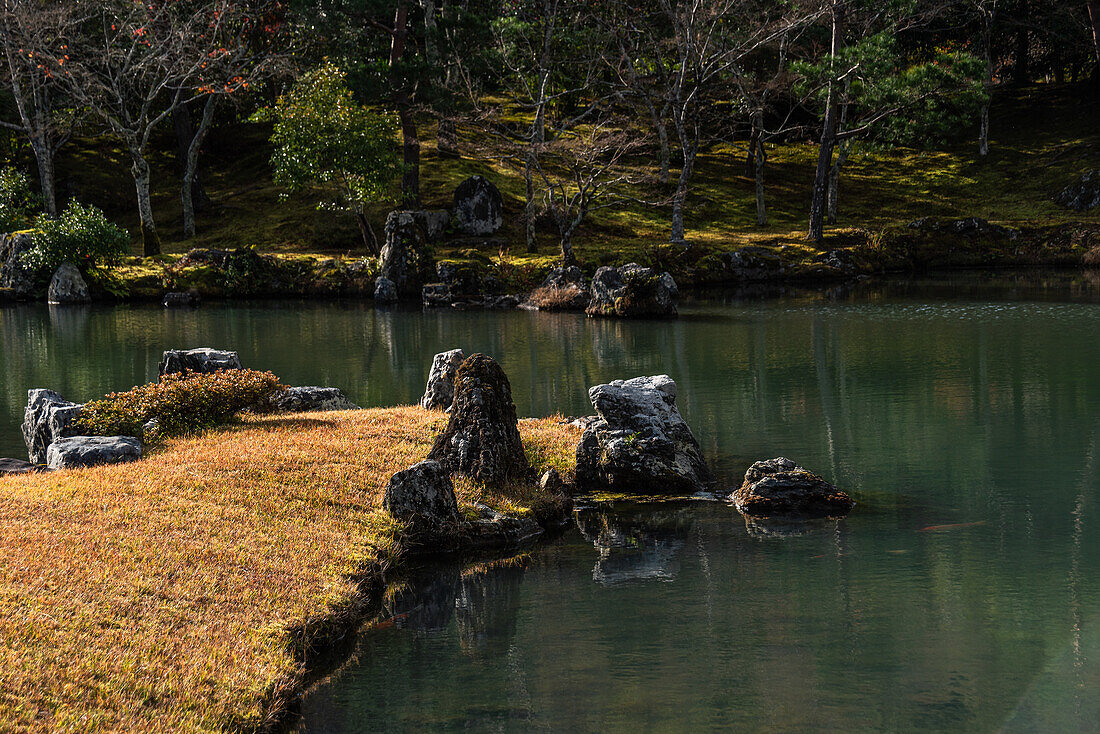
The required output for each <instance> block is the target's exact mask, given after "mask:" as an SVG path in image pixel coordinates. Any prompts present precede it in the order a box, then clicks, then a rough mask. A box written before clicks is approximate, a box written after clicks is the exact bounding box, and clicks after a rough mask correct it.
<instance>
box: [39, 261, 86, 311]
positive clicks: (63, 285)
mask: <svg viewBox="0 0 1100 734" xmlns="http://www.w3.org/2000/svg"><path fill="white" fill-rule="evenodd" d="M46 300H47V301H48V302H49V303H51V304H55V305H59V306H63V305H68V304H72V303H88V302H89V301H90V300H92V297H91V296H90V295H89V294H88V284H87V283H85V282H84V276H82V275H81V274H80V271H79V270H77V268H76V266H75V265H73V264H71V263H62V264H61V267H59V268H58V269H57V271H56V272H55V273H54V274H53V278H51V279H50V289H49V291H48V292H47V298H46Z"/></svg>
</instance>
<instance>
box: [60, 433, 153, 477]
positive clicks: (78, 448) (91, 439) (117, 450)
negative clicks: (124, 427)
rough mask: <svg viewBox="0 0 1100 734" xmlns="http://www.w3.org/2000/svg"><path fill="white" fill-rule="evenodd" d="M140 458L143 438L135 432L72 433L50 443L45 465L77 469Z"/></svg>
mask: <svg viewBox="0 0 1100 734" xmlns="http://www.w3.org/2000/svg"><path fill="white" fill-rule="evenodd" d="M140 458H141V441H139V440H138V439H136V438H134V437H133V436H72V437H70V438H59V439H57V440H56V441H54V442H53V443H52V444H50V448H49V450H47V452H46V465H47V466H49V468H50V469H77V468H80V467H85V466H99V465H101V464H122V463H125V462H127V461H137V460H138V459H140Z"/></svg>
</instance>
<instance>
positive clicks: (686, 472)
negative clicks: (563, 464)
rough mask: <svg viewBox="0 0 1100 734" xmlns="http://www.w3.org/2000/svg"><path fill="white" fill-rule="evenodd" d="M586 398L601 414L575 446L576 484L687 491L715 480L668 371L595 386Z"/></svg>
mask: <svg viewBox="0 0 1100 734" xmlns="http://www.w3.org/2000/svg"><path fill="white" fill-rule="evenodd" d="M588 397H589V399H591V400H592V405H593V406H595V408H596V412H597V413H598V414H599V418H598V419H597V420H595V421H593V422H591V423H590V424H589V426H588V427H587V428H586V429H585V431H584V434H583V435H582V436H581V441H580V443H579V444H578V445H577V484H578V486H580V487H582V488H585V489H611V490H614V491H621V492H649V493H653V492H675V493H685V492H695V491H698V490H700V489H703V488H704V487H706V486H707V485H709V484H711V483H712V482H713V481H714V475H713V474H711V472H710V469H708V468H707V464H706V461H705V460H704V459H703V455H702V453H701V452H700V450H699V444H698V442H697V441H696V440H695V436H694V434H692V432H691V429H690V428H689V427H688V424H687V423H686V422H685V421H684V419H683V417H681V415H680V411H679V410H678V409H677V408H676V383H675V382H673V381H672V378H670V377H669V376H668V375H656V376H652V377H635V378H634V379H632V380H615V381H614V382H610V383H607V384H606V385H596V386H595V387H593V388H591V389H590V390H589V391H588Z"/></svg>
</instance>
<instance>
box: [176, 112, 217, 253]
mask: <svg viewBox="0 0 1100 734" xmlns="http://www.w3.org/2000/svg"><path fill="white" fill-rule="evenodd" d="M172 127H173V128H174V130H175V133H176V160H177V161H178V165H179V173H180V176H181V178H180V181H181V185H182V181H183V178H182V177H183V176H186V175H187V165H188V161H187V158H188V154H189V151H190V150H191V144H192V143H193V142H194V140H195V135H196V133H195V131H194V129H193V127H192V125H191V110H190V108H189V107H188V106H187V105H182V104H181V105H179V106H178V107H176V109H175V110H173V111H172ZM200 144H201V143H200ZM191 174H192V180H191V191H190V193H189V194H188V198H190V201H191V204H190V205H188V204H184V207H183V220H184V233H185V234H186V232H187V219H188V214H189V213H190V217H191V219H192V221H193V220H194V215H195V212H196V211H205V210H206V209H208V208H209V206H210V197H209V196H208V195H207V193H206V190H205V189H204V188H203V185H202V179H201V178H199V175H198V170H197V169H196V170H194V171H192V172H191ZM180 199H181V201H182V200H183V199H184V197H183V196H182V194H181V196H180ZM187 236H188V237H190V236H193V232H192V234H190V235H187Z"/></svg>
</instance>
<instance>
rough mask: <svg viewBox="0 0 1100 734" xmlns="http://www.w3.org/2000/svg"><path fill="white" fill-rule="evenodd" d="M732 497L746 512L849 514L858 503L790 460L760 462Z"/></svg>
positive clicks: (812, 515)
mask: <svg viewBox="0 0 1100 734" xmlns="http://www.w3.org/2000/svg"><path fill="white" fill-rule="evenodd" d="M730 499H731V500H733V504H734V505H735V506H736V507H737V509H738V511H740V512H742V513H744V514H746V515H754V516H763V517H768V516H775V515H801V516H805V517H833V516H840V515H846V514H848V512H849V511H850V510H851V509H852V507H854V506H855V502H853V501H852V498H851V497H849V496H848V495H847V494H845V493H844V492H841V491H840V490H839V489H837V488H836V487H834V486H833V485H831V484H829V483H828V482H826V481H825V480H824V479H822V478H821V477H819V476H818V475H817V474H814V473H813V472H810V471H807V470H806V469H803V468H802V467H801V466H799V465H798V464H796V463H794V462H793V461H791V460H790V459H787V458H784V457H778V458H775V459H768V460H766V461H758V462H756V463H755V464H753V465H752V466H750V467H749V470H748V471H747V472H745V481H744V483H743V484H742V485H741V487H740V488H739V489H737V490H736V491H735V492H734V493H733V494H732V495H730Z"/></svg>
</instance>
